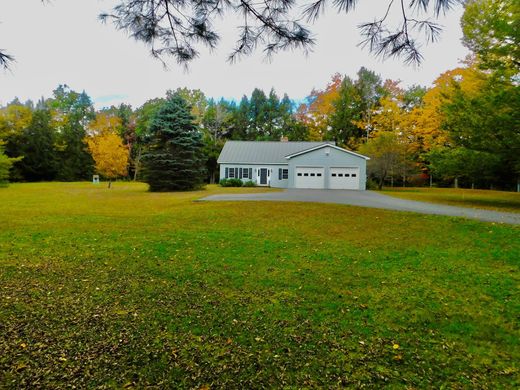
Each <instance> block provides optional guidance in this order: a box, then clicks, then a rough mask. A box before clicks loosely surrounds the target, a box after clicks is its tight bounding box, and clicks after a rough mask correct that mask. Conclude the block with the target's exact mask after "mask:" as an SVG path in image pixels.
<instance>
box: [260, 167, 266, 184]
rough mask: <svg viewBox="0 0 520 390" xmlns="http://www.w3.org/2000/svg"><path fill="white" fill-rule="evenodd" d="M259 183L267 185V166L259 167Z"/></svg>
mask: <svg viewBox="0 0 520 390" xmlns="http://www.w3.org/2000/svg"><path fill="white" fill-rule="evenodd" d="M260 185H261V186H266V185H267V168H260Z"/></svg>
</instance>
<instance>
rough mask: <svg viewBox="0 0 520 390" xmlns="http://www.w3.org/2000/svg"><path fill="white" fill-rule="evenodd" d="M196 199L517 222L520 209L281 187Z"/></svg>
mask: <svg viewBox="0 0 520 390" xmlns="http://www.w3.org/2000/svg"><path fill="white" fill-rule="evenodd" d="M200 200H208V201H240V200H241V201H244V200H250V201H251V200H256V201H277V202H280V201H281V202H317V203H337V204H347V205H351V206H361V207H371V208H378V209H387V210H398V211H410V212H414V213H422V214H436V215H448V216H452V217H464V218H471V219H478V220H480V221H486V222H498V223H508V224H513V225H520V213H518V214H517V213H506V212H499V211H492V210H483V209H473V208H466V207H455V206H445V205H440V204H434V203H425V202H417V201H413V200H406V199H399V198H394V197H391V196H387V195H382V194H379V193H377V192H373V191H348V190H303V189H301V190H295V189H291V190H285V191H283V192H264V193H258V194H226V195H211V196H208V197H206V198H202V199H200Z"/></svg>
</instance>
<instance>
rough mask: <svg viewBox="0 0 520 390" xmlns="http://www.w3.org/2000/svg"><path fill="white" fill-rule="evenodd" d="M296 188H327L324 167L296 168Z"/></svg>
mask: <svg viewBox="0 0 520 390" xmlns="http://www.w3.org/2000/svg"><path fill="white" fill-rule="evenodd" d="M294 186H295V187H296V188H325V169H324V168H322V167H296V176H295V182H294Z"/></svg>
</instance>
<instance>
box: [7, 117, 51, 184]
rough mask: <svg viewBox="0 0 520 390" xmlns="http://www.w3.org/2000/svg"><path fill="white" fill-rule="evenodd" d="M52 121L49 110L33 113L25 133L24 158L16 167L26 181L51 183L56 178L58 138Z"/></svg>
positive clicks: (22, 149) (22, 150) (22, 151)
mask: <svg viewBox="0 0 520 390" xmlns="http://www.w3.org/2000/svg"><path fill="white" fill-rule="evenodd" d="M51 119H52V118H51V113H50V111H49V110H47V109H45V110H37V111H35V112H34V113H33V116H32V120H31V123H30V124H29V126H28V127H27V128H26V129H25V130H24V131H23V134H22V139H23V142H22V144H21V146H20V147H21V155H23V156H24V158H23V159H22V160H21V161H20V162H19V163H17V164H16V165H15V167H16V168H17V169H18V171H19V173H20V176H21V177H23V178H24V180H27V181H41V180H46V181H50V180H54V179H55V177H56V170H57V161H56V154H55V150H54V143H55V138H56V136H55V131H54V129H53V128H52V126H51Z"/></svg>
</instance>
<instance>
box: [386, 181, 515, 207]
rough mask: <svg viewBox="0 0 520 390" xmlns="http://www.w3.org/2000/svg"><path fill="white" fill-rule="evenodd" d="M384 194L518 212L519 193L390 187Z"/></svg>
mask: <svg viewBox="0 0 520 390" xmlns="http://www.w3.org/2000/svg"><path fill="white" fill-rule="evenodd" d="M383 193H384V194H386V195H390V196H395V197H398V198H403V199H410V200H418V201H422V202H430V203H440V204H447V205H450V206H461V207H472V208H481V209H488V210H495V211H506V212H513V213H520V193H518V192H506V191H491V190H470V189H462V188H424V187H419V188H398V187H394V188H390V187H385V189H384V191H383Z"/></svg>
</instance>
